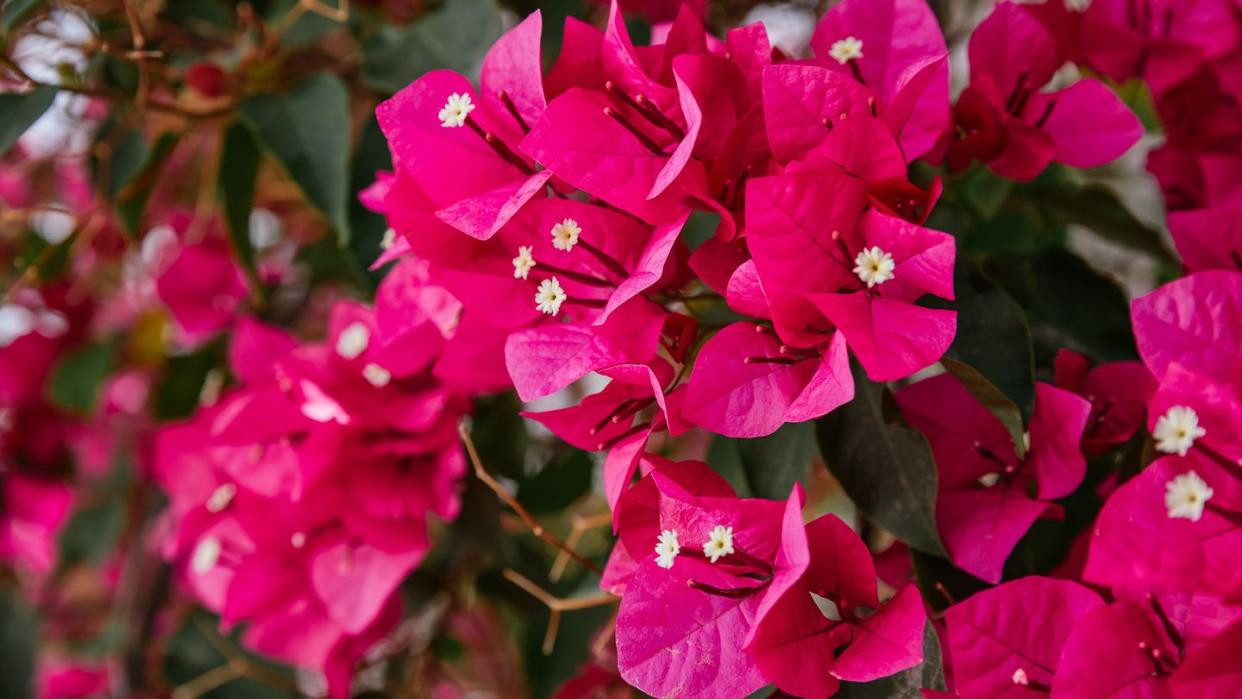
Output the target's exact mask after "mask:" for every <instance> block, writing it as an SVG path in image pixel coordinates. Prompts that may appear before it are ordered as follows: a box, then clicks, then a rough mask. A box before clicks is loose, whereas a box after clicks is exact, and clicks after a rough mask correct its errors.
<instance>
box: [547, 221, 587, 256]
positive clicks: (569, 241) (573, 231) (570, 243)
mask: <svg viewBox="0 0 1242 699" xmlns="http://www.w3.org/2000/svg"><path fill="white" fill-rule="evenodd" d="M581 234H582V228H581V227H579V226H578V222H577V221H575V220H573V219H572V218H567V219H565V220H564V221H561V222H560V223H558V224H556V225H555V226H552V247H554V248H556V249H557V250H564V251H565V252H569V251H570V250H573V249H574V246H575V245H577V244H578V236H579V235H581Z"/></svg>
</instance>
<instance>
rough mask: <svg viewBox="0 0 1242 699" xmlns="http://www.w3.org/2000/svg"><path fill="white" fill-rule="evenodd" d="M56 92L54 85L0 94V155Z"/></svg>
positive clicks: (33, 120)
mask: <svg viewBox="0 0 1242 699" xmlns="http://www.w3.org/2000/svg"><path fill="white" fill-rule="evenodd" d="M10 4H12V3H10ZM8 8H9V5H5V10H4V11H5V12H8ZM57 92H58V90H57V89H56V88H54V87H37V88H35V89H34V90H31V91H30V92H27V93H25V94H19V93H10V94H5V95H0V156H3V155H4V154H6V153H8V152H9V149H10V148H12V147H13V144H15V143H17V139H19V138H21V135H22V134H24V133H26V129H28V128H30V125H31V124H33V123H35V121H37V120H38V119H39V117H41V116H43V113H44V112H46V111H47V108H48V107H50V106H52V101H53V100H54V99H56V93H57Z"/></svg>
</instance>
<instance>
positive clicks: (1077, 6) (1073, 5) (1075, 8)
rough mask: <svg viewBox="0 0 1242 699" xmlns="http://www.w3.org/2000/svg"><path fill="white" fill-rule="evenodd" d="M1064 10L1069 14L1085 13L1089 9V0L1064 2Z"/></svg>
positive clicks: (1066, 0) (1068, 0)
mask: <svg viewBox="0 0 1242 699" xmlns="http://www.w3.org/2000/svg"><path fill="white" fill-rule="evenodd" d="M1065 9H1067V10H1069V11H1070V12H1086V11H1087V10H1089V9H1091V0H1065Z"/></svg>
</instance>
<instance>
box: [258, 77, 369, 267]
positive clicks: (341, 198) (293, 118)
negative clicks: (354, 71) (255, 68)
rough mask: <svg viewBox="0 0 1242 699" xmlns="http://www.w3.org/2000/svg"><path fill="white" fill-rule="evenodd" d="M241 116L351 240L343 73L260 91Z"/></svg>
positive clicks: (311, 200)
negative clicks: (284, 90)
mask: <svg viewBox="0 0 1242 699" xmlns="http://www.w3.org/2000/svg"><path fill="white" fill-rule="evenodd" d="M240 112H241V118H242V120H243V121H244V122H245V123H246V125H247V126H249V127H250V128H251V130H252V131H253V132H254V134H255V135H256V136H257V137H258V140H259V143H260V144H261V145H262V146H263V148H264V150H265V151H266V152H267V153H268V154H269V155H271V156H272V158H273V159H274V160H275V161H276V162H277V163H279V164H280V166H281V167H282V168H283V169H284V170H285V172H286V173H288V175H289V177H291V178H292V179H293V181H294V182H296V183H297V185H298V187H299V188H301V190H302V193H303V194H304V195H305V196H306V200H307V202H308V203H310V204H311V205H312V206H314V207H315V208H317V209H319V210H320V211H321V212H323V214H324V216H326V217H327V220H328V223H329V224H330V225H331V226H332V227H333V229H335V230H336V234H337V238H338V239H339V240H340V242H341V244H342V245H344V244H346V243H347V242H349V219H348V217H347V215H346V212H347V209H348V200H347V198H348V191H347V187H348V184H349V147H350V133H351V127H350V120H349V92H348V90H346V88H345V84H344V83H343V82H342V81H341V79H340V78H339V77H337V76H336V75H333V74H331V73H316V74H314V75H311V76H310V77H308V78H306V79H304V80H303V81H302V82H300V83H298V85H297V86H296V87H294V88H293V90H292V91H291V92H289V93H287V94H275V93H262V94H258V95H252V96H251V97H248V98H246V100H245V101H244V102H242V104H241V107H240Z"/></svg>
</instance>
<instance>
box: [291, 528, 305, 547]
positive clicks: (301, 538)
mask: <svg viewBox="0 0 1242 699" xmlns="http://www.w3.org/2000/svg"><path fill="white" fill-rule="evenodd" d="M289 543H290V544H293V548H295V549H300V548H302V547H303V546H305V545H306V534H305V533H303V532H294V533H293V536H291V537H289Z"/></svg>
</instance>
